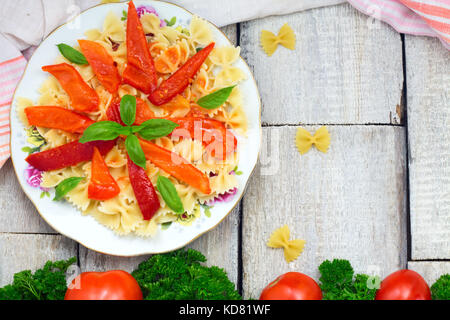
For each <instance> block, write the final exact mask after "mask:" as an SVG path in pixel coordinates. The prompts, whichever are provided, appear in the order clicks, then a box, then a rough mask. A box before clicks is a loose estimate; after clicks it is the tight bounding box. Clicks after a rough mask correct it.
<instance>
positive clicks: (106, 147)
mask: <svg viewBox="0 0 450 320" xmlns="http://www.w3.org/2000/svg"><path fill="white" fill-rule="evenodd" d="M115 144H116V141H93V142H88V143H84V144H83V143H79V142H78V141H74V142H71V143H68V144H65V145H62V146H60V147H56V148H53V149H50V150H46V151H43V152H39V153H33V154H30V155H29V156H28V158H26V159H25V160H26V161H27V162H28V163H29V164H30V165H31V166H33V167H34V168H36V169H38V170H40V171H53V170H59V169H63V168H66V167H70V166H74V165H77V164H78V163H80V162H84V161H91V160H92V155H93V154H94V147H97V148H98V150H99V151H100V153H101V154H102V155H106V154H107V153H108V152H109V151H111V149H112V148H113V147H114V145H115Z"/></svg>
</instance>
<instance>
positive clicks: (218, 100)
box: [197, 86, 236, 110]
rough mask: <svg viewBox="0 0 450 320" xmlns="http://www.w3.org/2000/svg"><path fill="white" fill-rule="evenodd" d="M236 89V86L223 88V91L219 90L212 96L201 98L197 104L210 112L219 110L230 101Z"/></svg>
mask: <svg viewBox="0 0 450 320" xmlns="http://www.w3.org/2000/svg"><path fill="white" fill-rule="evenodd" d="M234 87H236V86H232V87H227V88H223V89H220V90H217V91H215V92H213V93H211V94H208V95H207V96H204V97H203V98H200V99H199V100H198V101H197V104H198V105H199V106H200V107H202V108H205V109H208V110H212V109H217V108H219V107H220V106H222V105H223V104H224V103H225V102H226V101H227V100H228V98H229V97H230V95H231V92H232V91H233V89H234Z"/></svg>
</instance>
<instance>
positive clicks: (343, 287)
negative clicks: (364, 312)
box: [319, 259, 380, 300]
mask: <svg viewBox="0 0 450 320" xmlns="http://www.w3.org/2000/svg"><path fill="white" fill-rule="evenodd" d="M319 271H320V274H321V277H320V279H319V280H320V288H321V289H322V292H323V299H324V300H374V299H375V294H376V291H377V288H378V287H379V284H380V279H379V278H378V277H370V276H368V275H365V274H357V275H354V271H353V267H352V265H351V264H350V262H349V261H347V260H341V259H334V260H333V261H332V262H331V261H329V260H326V261H324V262H323V263H322V264H321V265H320V266H319ZM371 280H372V281H371Z"/></svg>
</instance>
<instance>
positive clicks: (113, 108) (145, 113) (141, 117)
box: [106, 98, 155, 126]
mask: <svg viewBox="0 0 450 320" xmlns="http://www.w3.org/2000/svg"><path fill="white" fill-rule="evenodd" d="M106 116H107V117H108V120H110V121H115V122H117V123H120V124H121V125H123V126H125V123H123V121H122V118H121V117H120V100H116V101H114V102H113V103H112V104H111V105H110V106H109V108H108V110H106ZM154 117H155V114H154V113H153V111H152V110H150V107H149V106H148V104H147V103H146V102H145V101H144V100H142V99H139V98H136V121H135V122H134V124H133V125H135V126H139V125H141V124H142V123H143V122H145V121H147V120H149V119H153V118H154Z"/></svg>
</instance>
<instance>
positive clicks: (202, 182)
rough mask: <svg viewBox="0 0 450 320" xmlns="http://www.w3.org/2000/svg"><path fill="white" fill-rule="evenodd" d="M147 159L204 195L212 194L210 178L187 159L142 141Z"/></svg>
mask: <svg viewBox="0 0 450 320" xmlns="http://www.w3.org/2000/svg"><path fill="white" fill-rule="evenodd" d="M140 143H141V146H142V150H144V153H145V157H146V158H147V160H149V161H151V162H152V163H153V164H154V165H155V166H157V167H158V168H160V169H162V170H164V171H165V172H167V173H168V174H170V175H171V176H173V177H175V178H176V179H178V180H180V181H183V182H185V183H187V184H188V185H190V186H191V187H193V188H195V189H198V190H200V191H201V192H202V193H204V194H210V193H211V187H210V185H209V178H208V176H207V175H206V174H204V173H203V172H201V171H200V170H198V169H197V168H196V167H194V166H193V165H192V164H190V163H189V162H188V161H187V160H186V159H184V158H182V157H180V156H179V155H177V154H176V153H173V152H171V151H169V150H166V149H164V148H161V147H159V146H157V145H156V144H154V143H152V142H148V141H145V140H140Z"/></svg>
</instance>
